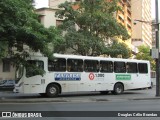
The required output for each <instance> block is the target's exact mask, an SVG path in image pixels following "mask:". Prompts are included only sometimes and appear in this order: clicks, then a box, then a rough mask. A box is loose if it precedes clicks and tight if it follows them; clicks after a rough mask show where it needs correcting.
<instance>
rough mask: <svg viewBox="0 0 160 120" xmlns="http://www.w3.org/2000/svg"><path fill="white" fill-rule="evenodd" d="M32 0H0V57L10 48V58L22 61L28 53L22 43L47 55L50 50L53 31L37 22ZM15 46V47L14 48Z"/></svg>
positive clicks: (53, 36) (53, 35)
mask: <svg viewBox="0 0 160 120" xmlns="http://www.w3.org/2000/svg"><path fill="white" fill-rule="evenodd" d="M32 3H33V0H1V1H0V16H1V19H0V43H1V44H3V45H0V50H1V51H3V52H1V54H0V57H1V58H2V57H5V56H7V55H8V53H7V52H6V51H9V50H8V49H7V48H8V47H9V48H14V50H16V52H15V51H13V49H10V53H9V54H10V56H11V57H12V60H13V61H14V62H16V63H17V61H18V62H24V59H25V57H26V56H28V53H26V51H25V50H24V49H23V45H27V46H29V47H30V48H31V49H32V50H33V51H40V52H41V53H42V54H44V55H46V56H48V55H50V54H51V51H50V50H49V49H48V44H49V43H51V42H53V40H54V38H55V34H54V31H52V30H51V29H48V28H45V27H44V26H43V25H42V24H41V23H39V22H38V15H37V14H35V12H34V7H33V5H32ZM15 48H16V49H15Z"/></svg>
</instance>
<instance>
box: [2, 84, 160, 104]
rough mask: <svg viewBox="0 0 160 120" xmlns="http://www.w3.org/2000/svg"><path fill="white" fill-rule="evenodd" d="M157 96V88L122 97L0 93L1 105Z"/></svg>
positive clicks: (121, 99)
mask: <svg viewBox="0 0 160 120" xmlns="http://www.w3.org/2000/svg"><path fill="white" fill-rule="evenodd" d="M155 95H156V88H155V86H154V87H153V88H152V89H144V90H129V91H124V93H123V94H121V95H112V94H111V93H109V94H108V95H101V94H100V93H99V92H79V93H65V94H62V95H59V96H58V97H57V98H44V97H41V96H40V95H39V94H18V93H13V92H11V91H0V103H26V102H27V103H35V102H106V101H124V100H151V99H160V96H158V97H157V96H155Z"/></svg>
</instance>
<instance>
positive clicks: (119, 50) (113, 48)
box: [103, 40, 131, 58]
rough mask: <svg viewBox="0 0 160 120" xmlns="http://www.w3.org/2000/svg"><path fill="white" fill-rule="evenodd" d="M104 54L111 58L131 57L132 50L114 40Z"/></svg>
mask: <svg viewBox="0 0 160 120" xmlns="http://www.w3.org/2000/svg"><path fill="white" fill-rule="evenodd" d="M103 53H104V54H107V55H108V56H109V55H110V56H111V57H118V56H119V57H122V58H129V57H131V49H130V48H128V46H127V45H126V44H124V43H120V42H118V41H117V40H113V42H112V43H111V44H109V45H108V47H106V48H105V49H104V52H103Z"/></svg>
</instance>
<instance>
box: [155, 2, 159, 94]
mask: <svg viewBox="0 0 160 120" xmlns="http://www.w3.org/2000/svg"><path fill="white" fill-rule="evenodd" d="M155 13H156V24H155V32H156V49H157V50H158V58H156V96H160V87H159V83H160V79H159V76H160V75H159V73H160V72H159V71H160V70H159V61H160V58H159V24H158V23H159V20H158V19H159V18H158V17H159V16H158V0H155Z"/></svg>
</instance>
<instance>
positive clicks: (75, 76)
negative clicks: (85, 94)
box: [54, 73, 81, 81]
mask: <svg viewBox="0 0 160 120" xmlns="http://www.w3.org/2000/svg"><path fill="white" fill-rule="evenodd" d="M54 75H55V80H66V81H67V80H68V81H69V80H71V81H72V80H81V74H79V73H55V74H54Z"/></svg>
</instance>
